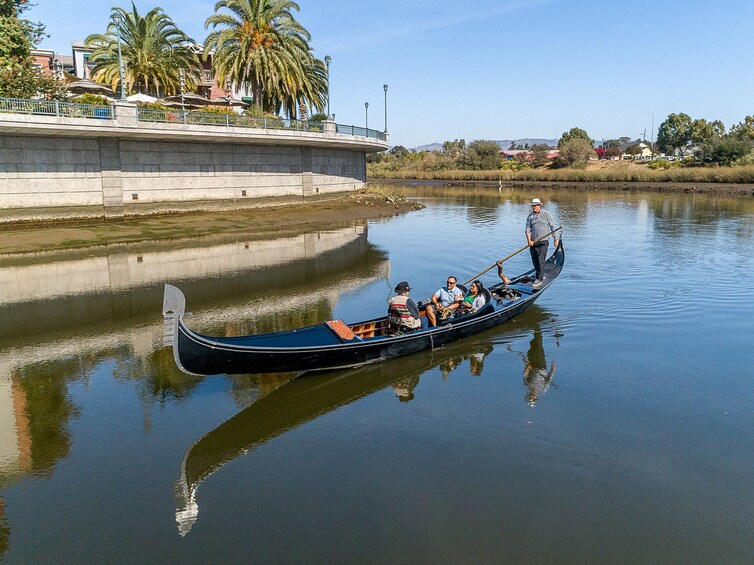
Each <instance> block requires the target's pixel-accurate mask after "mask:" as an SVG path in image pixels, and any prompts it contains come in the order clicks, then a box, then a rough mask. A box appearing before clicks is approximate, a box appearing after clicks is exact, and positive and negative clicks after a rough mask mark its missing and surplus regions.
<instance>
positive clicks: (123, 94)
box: [113, 12, 126, 102]
mask: <svg viewBox="0 0 754 565" xmlns="http://www.w3.org/2000/svg"><path fill="white" fill-rule="evenodd" d="M113 21H114V22H115V28H116V30H117V31H118V73H119V74H120V101H121V102H125V101H126V83H125V82H124V81H123V53H122V52H121V49H120V24H121V23H122V22H123V16H122V15H121V13H120V12H115V13H114V14H113Z"/></svg>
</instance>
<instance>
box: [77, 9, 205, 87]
mask: <svg viewBox="0 0 754 565" xmlns="http://www.w3.org/2000/svg"><path fill="white" fill-rule="evenodd" d="M116 13H118V14H120V16H121V18H122V23H121V26H120V36H121V50H122V56H123V63H124V66H125V69H124V70H125V78H124V82H125V83H126V84H125V88H126V92H130V91H133V90H138V91H140V92H144V93H145V94H155V95H160V94H161V93H162V94H175V93H176V92H177V91H178V88H179V84H180V78H179V76H180V69H184V72H185V81H186V86H187V88H189V89H192V88H194V87H195V86H196V85H197V84H198V83H199V81H200V79H201V73H202V68H201V63H200V62H199V57H198V56H197V54H196V45H195V43H194V41H193V40H192V39H191V38H190V37H188V36H187V35H186V34H185V33H183V32H182V31H181V30H180V29H178V28H177V27H176V26H175V24H174V23H173V20H171V19H170V17H169V16H167V15H166V14H165V13H164V12H163V11H162V9H161V8H153V9H152V10H150V11H149V13H147V15H146V16H144V17H141V16H140V15H139V12H138V11H137V9H136V6H135V5H134V4H133V2H132V3H131V12H126V11H125V10H124V9H123V8H115V9H114V10H113V15H114V14H116ZM85 43H86V45H87V46H88V47H90V48H92V55H91V59H90V60H91V61H92V62H93V63H94V68H93V70H92V72H93V76H94V78H95V79H96V80H99V81H101V82H105V83H107V84H111V85H112V87H113V89H115V87H116V85H117V84H118V82H119V81H120V73H119V71H118V26H117V25H116V23H115V19H114V18H113V21H111V22H110V23H109V24H108V26H107V32H106V33H104V34H92V35H90V36H89V37H87V38H86V42H85Z"/></svg>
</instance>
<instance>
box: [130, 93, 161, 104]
mask: <svg viewBox="0 0 754 565" xmlns="http://www.w3.org/2000/svg"><path fill="white" fill-rule="evenodd" d="M126 100H127V101H128V102H144V103H147V102H157V98H155V97H154V96H149V95H148V94H143V93H141V92H137V93H136V94H132V95H131V96H128V97H127V98H126Z"/></svg>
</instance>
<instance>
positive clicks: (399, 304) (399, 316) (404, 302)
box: [387, 281, 422, 332]
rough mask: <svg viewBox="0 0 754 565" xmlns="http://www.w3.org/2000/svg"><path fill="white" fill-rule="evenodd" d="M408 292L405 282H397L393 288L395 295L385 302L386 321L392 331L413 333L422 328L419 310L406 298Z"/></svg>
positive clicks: (409, 288) (407, 285) (408, 287)
mask: <svg viewBox="0 0 754 565" xmlns="http://www.w3.org/2000/svg"><path fill="white" fill-rule="evenodd" d="M410 290H411V287H410V286H409V284H408V282H407V281H401V282H399V283H398V285H397V286H396V287H395V292H396V295H395V296H393V297H392V298H390V300H388V302H387V304H388V306H387V321H388V325H389V326H390V328H391V329H392V330H393V331H396V332H397V331H404V332H405V331H413V330H418V329H419V328H421V327H422V322H421V318H420V316H419V308H418V307H417V306H416V303H415V302H414V301H413V300H411V299H410V298H409V297H408V293H409V291H410Z"/></svg>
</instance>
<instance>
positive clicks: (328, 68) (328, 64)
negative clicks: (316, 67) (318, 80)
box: [325, 55, 335, 120]
mask: <svg viewBox="0 0 754 565" xmlns="http://www.w3.org/2000/svg"><path fill="white" fill-rule="evenodd" d="M330 61H332V58H331V57H330V55H325V65H327V115H328V116H329V115H330ZM334 119H335V118H333V120H334Z"/></svg>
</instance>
